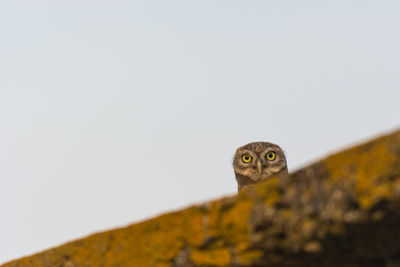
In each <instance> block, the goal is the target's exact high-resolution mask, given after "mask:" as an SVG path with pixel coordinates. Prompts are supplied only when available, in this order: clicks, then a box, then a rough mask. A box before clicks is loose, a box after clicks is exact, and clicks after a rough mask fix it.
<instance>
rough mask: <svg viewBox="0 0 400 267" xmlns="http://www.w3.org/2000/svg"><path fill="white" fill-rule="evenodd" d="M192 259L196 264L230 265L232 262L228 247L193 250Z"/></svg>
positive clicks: (222, 266)
mask: <svg viewBox="0 0 400 267" xmlns="http://www.w3.org/2000/svg"><path fill="white" fill-rule="evenodd" d="M190 259H191V260H192V261H193V262H194V263H195V264H196V265H200V266H202V265H213V266H220V267H224V266H228V264H229V263H230V262H231V259H232V257H231V254H230V253H229V250H228V249H226V248H221V249H214V250H193V251H191V253H190Z"/></svg>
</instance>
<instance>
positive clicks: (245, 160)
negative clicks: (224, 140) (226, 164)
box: [242, 154, 251, 163]
mask: <svg viewBox="0 0 400 267" xmlns="http://www.w3.org/2000/svg"><path fill="white" fill-rule="evenodd" d="M242 160H243V162H244V163H249V162H250V161H251V156H250V155H248V154H244V155H243V156H242Z"/></svg>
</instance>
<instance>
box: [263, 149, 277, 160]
mask: <svg viewBox="0 0 400 267" xmlns="http://www.w3.org/2000/svg"><path fill="white" fill-rule="evenodd" d="M265 157H266V158H267V160H274V159H275V158H276V153H275V152H274V151H271V152H268V153H267V155H265Z"/></svg>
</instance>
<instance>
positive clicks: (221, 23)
mask: <svg viewBox="0 0 400 267" xmlns="http://www.w3.org/2000/svg"><path fill="white" fill-rule="evenodd" d="M399 14H400V2H399V1H395V0H393V1H385V0H380V1H367V0H359V1H348V0H346V1H344V0H341V1H340V0H339V1H338V0H335V1H320V0H315V1H307V0H305V1H297V0H292V1H261V0H260V1H232V0H229V1H228V0H226V1H215V0H213V1H187V0H185V1H161V0H160V1H149V0H146V1H115V0H113V1H92V0H90V1H89V0H88V1H82V0H80V1H76V0H75V1H50V0H49V1H40V0H38V1H27V0H25V1H24V0H20V1H19V0H18V1H11V0H6V1H1V3H0V214H1V220H0V263H2V262H5V261H8V260H11V259H14V258H18V257H21V256H24V255H29V254H32V253H35V252H39V251H41V250H43V249H47V248H50V247H52V246H56V245H60V244H62V243H65V242H67V241H71V240H73V239H76V238H80V237H82V236H86V235H88V234H91V233H94V232H98V231H103V230H107V229H110V228H115V227H120V226H125V225H128V224H130V223H134V222H138V221H141V220H143V219H146V218H149V217H152V216H155V215H158V214H160V213H164V212H168V211H171V210H175V209H179V208H183V207H186V206H188V205H192V204H194V203H199V202H202V201H206V200H212V199H216V198H219V197H222V196H226V195H231V194H235V193H236V181H235V179H234V174H233V170H232V166H231V161H232V156H233V153H234V151H235V149H236V147H238V146H241V145H244V144H246V143H248V142H252V141H261V140H262V141H269V142H274V143H277V144H279V145H281V146H282V147H283V149H284V150H285V151H286V153H287V158H288V164H289V168H290V170H294V169H297V168H300V167H301V166H303V165H305V164H309V163H311V162H313V161H314V160H317V159H319V158H320V157H323V156H325V155H327V154H329V153H331V152H332V151H337V150H339V149H342V148H345V147H347V146H348V145H351V144H354V142H356V143H358V142H360V141H363V140H366V139H368V138H372V137H375V136H377V135H378V134H381V133H385V132H387V131H391V130H394V129H397V128H398V127H400V104H399V101H400V75H399V74H400V49H399V48H400V35H399V28H400V16H399Z"/></svg>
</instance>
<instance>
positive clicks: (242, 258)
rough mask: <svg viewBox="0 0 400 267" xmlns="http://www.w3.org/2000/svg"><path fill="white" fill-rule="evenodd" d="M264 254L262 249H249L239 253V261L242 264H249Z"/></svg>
mask: <svg viewBox="0 0 400 267" xmlns="http://www.w3.org/2000/svg"><path fill="white" fill-rule="evenodd" d="M262 255H263V251H262V250H248V251H244V252H241V253H239V254H238V256H237V257H238V261H239V263H240V264H241V265H244V266H249V265H251V264H252V263H254V262H255V261H257V260H259V259H260V258H261V257H262Z"/></svg>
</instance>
